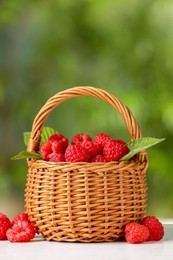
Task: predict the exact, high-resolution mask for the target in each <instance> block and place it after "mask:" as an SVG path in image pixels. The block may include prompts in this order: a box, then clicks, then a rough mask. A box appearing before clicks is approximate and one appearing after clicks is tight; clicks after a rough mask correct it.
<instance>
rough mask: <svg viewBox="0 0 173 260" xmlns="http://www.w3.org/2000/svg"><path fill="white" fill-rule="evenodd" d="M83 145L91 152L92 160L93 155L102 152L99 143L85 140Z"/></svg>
mask: <svg viewBox="0 0 173 260" xmlns="http://www.w3.org/2000/svg"><path fill="white" fill-rule="evenodd" d="M81 145H82V147H84V148H85V149H86V150H88V152H89V153H90V160H92V158H93V157H95V156H96V155H98V154H100V153H101V152H102V146H101V144H99V143H93V142H92V141H86V142H83V143H82V144H81Z"/></svg>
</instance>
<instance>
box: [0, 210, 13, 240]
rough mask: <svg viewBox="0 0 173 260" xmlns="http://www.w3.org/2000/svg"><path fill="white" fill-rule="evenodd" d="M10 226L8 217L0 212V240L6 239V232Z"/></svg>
mask: <svg viewBox="0 0 173 260" xmlns="http://www.w3.org/2000/svg"><path fill="white" fill-rule="evenodd" d="M10 227H11V222H10V220H9V218H8V217H7V216H6V215H5V214H3V213H0V240H4V239H6V232H7V230H8V229H9V228H10Z"/></svg>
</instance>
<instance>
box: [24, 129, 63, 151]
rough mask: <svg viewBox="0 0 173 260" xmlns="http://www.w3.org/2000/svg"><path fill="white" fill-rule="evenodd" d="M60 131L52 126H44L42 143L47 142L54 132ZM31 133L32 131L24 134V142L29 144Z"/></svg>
mask: <svg viewBox="0 0 173 260" xmlns="http://www.w3.org/2000/svg"><path fill="white" fill-rule="evenodd" d="M57 133H58V131H57V130H55V129H53V128H51V127H48V126H47V127H43V130H42V133H41V141H40V145H42V144H43V143H44V142H46V141H47V140H48V139H49V137H50V136H51V135H53V134H57ZM30 134H31V132H24V134H23V136H24V143H25V145H26V146H27V145H28V142H29V138H30Z"/></svg>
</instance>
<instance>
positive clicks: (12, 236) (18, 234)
mask: <svg viewBox="0 0 173 260" xmlns="http://www.w3.org/2000/svg"><path fill="white" fill-rule="evenodd" d="M35 234H36V231H35V229H34V227H33V226H32V225H31V224H30V223H29V222H28V221H27V220H20V219H19V220H17V221H16V222H15V223H14V225H13V226H12V227H11V228H9V229H8V230H7V233H6V235H7V239H8V240H9V241H10V242H29V241H30V240H31V239H33V238H34V237H35Z"/></svg>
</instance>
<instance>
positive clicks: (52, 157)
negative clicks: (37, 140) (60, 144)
mask: <svg viewBox="0 0 173 260" xmlns="http://www.w3.org/2000/svg"><path fill="white" fill-rule="evenodd" d="M47 159H48V161H49V162H65V157H64V154H62V153H51V154H49V155H48V156H47Z"/></svg>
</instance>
